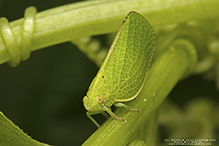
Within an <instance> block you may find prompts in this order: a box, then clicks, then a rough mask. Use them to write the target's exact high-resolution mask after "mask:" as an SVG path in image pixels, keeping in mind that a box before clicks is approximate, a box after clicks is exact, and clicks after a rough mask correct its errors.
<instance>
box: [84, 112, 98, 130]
mask: <svg viewBox="0 0 219 146" xmlns="http://www.w3.org/2000/svg"><path fill="white" fill-rule="evenodd" d="M86 114H87V117H88V118H89V119H90V120H91V121H92V122H93V123H94V124H95V125H96V126H97V127H98V128H99V127H100V124H98V123H97V121H96V120H95V119H94V118H92V117H91V115H95V114H96V113H94V112H86Z"/></svg>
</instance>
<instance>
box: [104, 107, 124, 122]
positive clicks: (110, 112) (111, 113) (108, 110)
mask: <svg viewBox="0 0 219 146" xmlns="http://www.w3.org/2000/svg"><path fill="white" fill-rule="evenodd" d="M103 110H104V111H106V112H107V113H108V114H109V115H110V116H111V117H113V118H114V119H117V120H122V121H123V122H125V120H124V119H123V118H120V117H117V116H116V115H115V114H114V113H113V112H112V111H111V110H110V109H109V108H108V107H106V106H103Z"/></svg>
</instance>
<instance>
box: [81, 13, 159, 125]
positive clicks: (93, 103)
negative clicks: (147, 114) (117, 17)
mask: <svg viewBox="0 0 219 146" xmlns="http://www.w3.org/2000/svg"><path fill="white" fill-rule="evenodd" d="M154 46H155V35H154V31H153V29H152V27H151V25H150V24H149V23H148V21H147V20H146V19H145V18H144V17H143V16H142V15H140V14H139V13H137V12H135V11H131V12H129V13H128V14H127V16H126V17H125V19H124V21H123V23H122V26H121V28H120V30H119V31H118V33H117V35H116V37H115V39H114V41H113V43H112V46H111V47H110V49H109V52H108V54H107V56H106V58H105V60H104V62H103V64H102V66H101V67H100V69H99V71H98V73H97V75H96V76H95V78H94V79H93V81H92V82H91V85H90V87H89V90H88V92H87V96H85V97H84V98H83V102H84V106H85V108H86V109H87V116H88V118H89V119H90V120H91V121H92V122H93V123H94V124H95V125H96V126H97V127H100V125H99V124H98V123H97V122H96V120H95V119H94V118H92V117H91V115H94V114H98V113H104V114H106V113H105V112H107V113H108V114H109V115H110V116H112V117H113V118H115V119H117V120H121V121H125V120H124V119H123V118H120V117H117V116H116V115H115V114H114V113H113V112H112V111H111V109H110V107H111V106H112V105H114V106H116V107H123V108H125V109H128V110H131V111H136V112H138V110H137V109H132V108H131V107H129V106H127V105H125V104H123V103H122V102H126V101H130V100H133V99H134V98H135V97H136V96H137V95H138V94H139V92H140V91H141V89H142V87H143V85H144V82H145V79H146V75H147V72H148V70H149V66H150V63H151V60H152V56H153V52H154Z"/></svg>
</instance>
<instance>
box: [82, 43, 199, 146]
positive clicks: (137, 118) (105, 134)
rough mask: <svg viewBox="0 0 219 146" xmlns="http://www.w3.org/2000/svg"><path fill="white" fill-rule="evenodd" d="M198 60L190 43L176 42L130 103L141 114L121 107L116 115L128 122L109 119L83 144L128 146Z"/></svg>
mask: <svg viewBox="0 0 219 146" xmlns="http://www.w3.org/2000/svg"><path fill="white" fill-rule="evenodd" d="M196 61H197V54H196V50H195V48H194V47H193V45H192V44H191V43H190V42H188V41H186V40H177V41H175V42H174V43H173V44H172V46H171V47H170V48H168V49H167V50H166V51H165V52H164V53H163V54H162V55H161V56H159V57H158V58H157V59H156V60H155V61H154V63H153V64H152V66H151V68H150V70H149V72H148V76H147V79H146V82H145V85H144V87H143V89H142V91H141V92H140V94H139V95H138V97H137V98H136V99H135V100H134V101H131V102H129V103H128V104H127V105H129V106H130V107H132V108H134V109H138V110H139V113H136V112H131V111H127V110H125V109H123V108H118V109H117V110H116V111H115V114H116V115H117V116H118V117H123V118H124V119H126V120H127V122H121V121H118V120H115V119H113V118H111V117H110V118H108V119H107V120H106V122H105V123H104V124H102V125H101V127H100V128H99V129H98V130H97V131H96V132H95V133H93V135H91V136H90V137H89V139H88V140H87V141H86V142H85V143H84V144H83V146H94V145H95V146H96V145H98V146H112V145H113V146H117V145H118V146H121V145H126V144H127V143H128V142H129V141H130V139H131V138H132V137H133V134H134V133H135V131H136V130H138V129H139V126H141V125H142V124H143V123H145V122H146V121H147V120H148V116H149V115H150V114H151V113H152V112H153V111H154V110H156V109H157V108H158V106H159V105H160V104H161V103H162V101H163V100H164V99H165V97H166V96H167V95H168V94H169V92H170V91H171V90H172V89H173V87H174V86H175V85H176V83H177V82H178V81H179V80H180V79H182V78H183V77H185V76H186V75H188V74H189V73H191V71H192V68H194V65H195V64H196Z"/></svg>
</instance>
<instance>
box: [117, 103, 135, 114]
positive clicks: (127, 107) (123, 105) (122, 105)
mask: <svg viewBox="0 0 219 146" xmlns="http://www.w3.org/2000/svg"><path fill="white" fill-rule="evenodd" d="M114 105H115V106H116V107H123V108H125V109H127V110H130V111H135V112H138V113H139V111H138V109H133V108H131V107H129V106H128V105H125V104H123V103H114Z"/></svg>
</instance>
